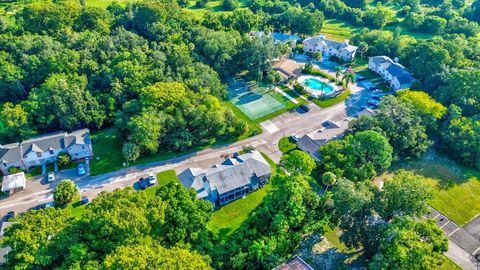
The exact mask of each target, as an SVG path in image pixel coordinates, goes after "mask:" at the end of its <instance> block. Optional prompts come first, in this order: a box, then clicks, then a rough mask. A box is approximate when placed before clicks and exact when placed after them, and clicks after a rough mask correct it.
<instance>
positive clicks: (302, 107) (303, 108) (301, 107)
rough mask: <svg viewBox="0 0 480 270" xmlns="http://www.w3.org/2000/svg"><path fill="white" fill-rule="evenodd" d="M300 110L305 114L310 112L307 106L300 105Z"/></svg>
mask: <svg viewBox="0 0 480 270" xmlns="http://www.w3.org/2000/svg"><path fill="white" fill-rule="evenodd" d="M300 109H302V110H304V111H306V112H309V111H310V107H308V105H307V104H302V105H300Z"/></svg>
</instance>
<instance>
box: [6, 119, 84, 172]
mask: <svg viewBox="0 0 480 270" xmlns="http://www.w3.org/2000/svg"><path fill="white" fill-rule="evenodd" d="M60 153H67V154H68V155H70V158H71V159H72V160H76V159H84V158H91V157H93V150H92V144H91V141H90V132H89V130H88V129H81V130H76V131H73V132H71V133H67V132H57V133H53V134H48V135H42V136H39V137H35V138H32V139H29V140H26V141H23V142H17V143H11V144H6V145H0V170H1V171H2V172H3V174H4V175H7V174H8V169H9V168H10V167H16V168H19V169H22V170H28V169H29V168H30V167H34V166H42V165H43V164H46V163H48V162H54V161H56V160H57V158H58V155H59V154H60Z"/></svg>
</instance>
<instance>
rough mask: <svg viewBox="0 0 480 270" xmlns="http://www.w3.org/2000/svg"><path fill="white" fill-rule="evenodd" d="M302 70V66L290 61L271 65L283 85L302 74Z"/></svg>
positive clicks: (281, 61) (286, 60) (276, 62)
mask: <svg viewBox="0 0 480 270" xmlns="http://www.w3.org/2000/svg"><path fill="white" fill-rule="evenodd" d="M302 69H303V66H301V65H299V64H298V63H297V62H296V61H294V60H291V59H285V60H280V61H275V62H274V63H273V70H275V71H276V72H278V74H280V76H281V77H282V80H283V82H284V83H286V82H288V81H289V80H293V79H296V78H298V76H300V74H301V73H302Z"/></svg>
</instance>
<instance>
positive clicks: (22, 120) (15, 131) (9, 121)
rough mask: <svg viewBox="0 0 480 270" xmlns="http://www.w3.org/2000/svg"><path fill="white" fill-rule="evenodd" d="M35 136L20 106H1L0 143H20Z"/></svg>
mask: <svg viewBox="0 0 480 270" xmlns="http://www.w3.org/2000/svg"><path fill="white" fill-rule="evenodd" d="M34 134H35V130H33V129H32V127H31V125H30V123H29V122H28V113H27V112H25V110H24V109H23V107H22V105H20V104H17V105H13V104H12V103H10V102H6V103H5V104H3V107H2V110H1V111H0V143H3V144H7V143H11V142H14V141H21V140H23V139H26V138H29V137H30V136H32V135H34Z"/></svg>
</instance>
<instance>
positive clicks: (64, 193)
mask: <svg viewBox="0 0 480 270" xmlns="http://www.w3.org/2000/svg"><path fill="white" fill-rule="evenodd" d="M53 200H54V201H55V203H56V204H58V205H60V206H64V205H67V204H69V203H71V202H73V201H78V200H80V191H79V190H78V188H77V185H75V183H74V182H73V181H72V180H70V179H65V180H62V181H61V182H60V184H58V186H57V187H56V188H55V190H54V191H53Z"/></svg>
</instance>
